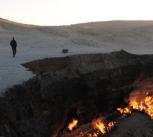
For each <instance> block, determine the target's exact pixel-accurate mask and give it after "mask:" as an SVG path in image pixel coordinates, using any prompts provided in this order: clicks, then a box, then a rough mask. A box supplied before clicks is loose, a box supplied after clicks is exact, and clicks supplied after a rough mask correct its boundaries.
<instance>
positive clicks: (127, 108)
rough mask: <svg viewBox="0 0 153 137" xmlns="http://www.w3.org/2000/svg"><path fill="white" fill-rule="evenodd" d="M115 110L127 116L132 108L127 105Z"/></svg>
mask: <svg viewBox="0 0 153 137" xmlns="http://www.w3.org/2000/svg"><path fill="white" fill-rule="evenodd" d="M117 111H118V112H119V113H120V114H121V115H123V116H127V115H129V114H131V113H132V110H131V109H130V108H129V107H125V108H117Z"/></svg>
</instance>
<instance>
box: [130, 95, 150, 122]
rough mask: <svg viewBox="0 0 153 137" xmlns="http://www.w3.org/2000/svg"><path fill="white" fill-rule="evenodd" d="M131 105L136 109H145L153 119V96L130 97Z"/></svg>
mask: <svg viewBox="0 0 153 137" xmlns="http://www.w3.org/2000/svg"><path fill="white" fill-rule="evenodd" d="M129 105H130V107H132V109H134V110H137V111H144V112H145V113H146V114H148V115H149V116H150V117H151V118H152V119H153V96H148V95H146V96H145V97H144V98H139V99H130V103H129Z"/></svg>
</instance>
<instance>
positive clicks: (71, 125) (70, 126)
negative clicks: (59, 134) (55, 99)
mask: <svg viewBox="0 0 153 137" xmlns="http://www.w3.org/2000/svg"><path fill="white" fill-rule="evenodd" d="M78 122H79V121H78V120H77V119H73V120H72V122H70V123H69V125H68V127H67V128H68V129H69V131H72V130H73V129H74V128H75V127H77V125H78Z"/></svg>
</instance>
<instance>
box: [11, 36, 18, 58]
mask: <svg viewBox="0 0 153 137" xmlns="http://www.w3.org/2000/svg"><path fill="white" fill-rule="evenodd" d="M10 45H11V47H12V52H13V58H14V57H15V55H16V47H17V42H16V40H15V39H14V37H13V39H12V40H11V42H10Z"/></svg>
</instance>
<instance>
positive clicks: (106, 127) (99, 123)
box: [92, 118, 116, 135]
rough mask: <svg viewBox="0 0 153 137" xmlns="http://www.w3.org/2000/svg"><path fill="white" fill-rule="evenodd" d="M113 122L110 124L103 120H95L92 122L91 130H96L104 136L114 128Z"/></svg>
mask: <svg viewBox="0 0 153 137" xmlns="http://www.w3.org/2000/svg"><path fill="white" fill-rule="evenodd" d="M115 123H116V122H114V121H111V122H108V123H107V122H105V121H104V119H103V118H98V119H96V120H94V121H93V123H92V125H93V128H94V129H96V130H97V131H99V132H100V133H101V134H103V135H104V134H106V133H107V132H109V131H110V130H112V128H113V127H114V126H115Z"/></svg>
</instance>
